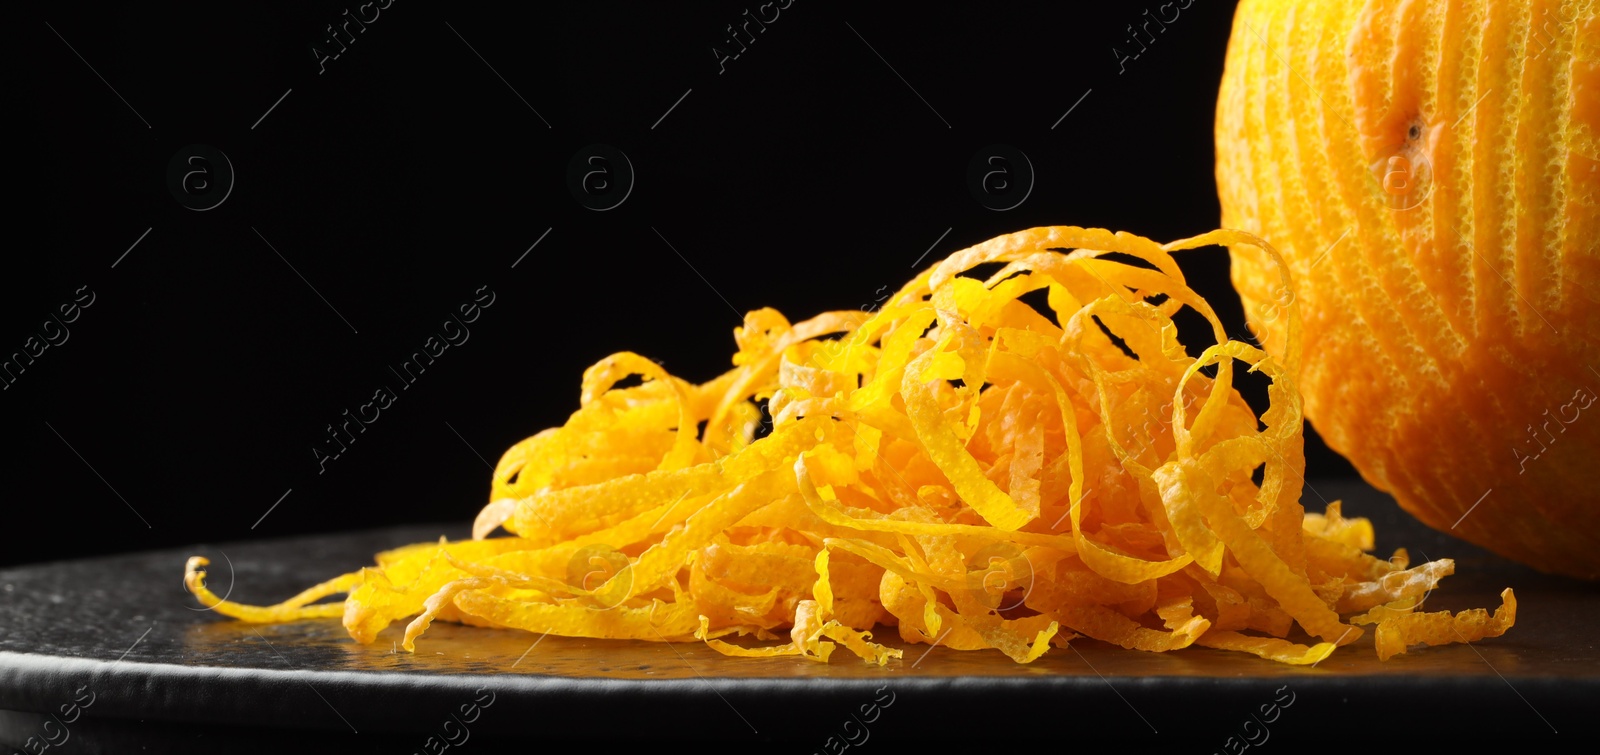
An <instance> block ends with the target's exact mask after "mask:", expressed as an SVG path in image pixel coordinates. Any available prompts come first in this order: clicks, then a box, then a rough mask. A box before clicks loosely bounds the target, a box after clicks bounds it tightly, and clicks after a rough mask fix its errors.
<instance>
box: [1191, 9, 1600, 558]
mask: <svg viewBox="0 0 1600 755" xmlns="http://www.w3.org/2000/svg"><path fill="white" fill-rule="evenodd" d="M1216 138H1217V186H1218V189H1219V192H1220V195H1221V200H1222V224H1223V226H1224V227H1228V228H1237V229H1241V230H1246V231H1250V232H1252V233H1255V234H1258V235H1261V236H1263V237H1265V238H1266V239H1267V240H1268V241H1270V242H1272V243H1273V244H1274V245H1276V246H1277V248H1278V249H1279V250H1281V251H1282V253H1283V256H1284V257H1285V258H1287V259H1288V260H1289V262H1290V264H1291V266H1292V269H1293V276H1294V284H1293V290H1284V289H1282V288H1281V287H1280V285H1279V284H1278V278H1277V277H1276V276H1275V274H1274V273H1273V271H1272V269H1271V268H1270V266H1269V265H1268V264H1267V261H1266V260H1265V259H1264V258H1263V256H1262V254H1261V253H1260V252H1259V251H1258V250H1256V249H1253V248H1244V247H1240V248H1236V249H1234V250H1232V251H1233V280H1234V283H1235V285H1236V286H1237V287H1238V289H1239V292H1240V294H1241V296H1242V297H1243V299H1244V302H1245V311H1246V314H1247V315H1248V317H1249V318H1250V322H1251V327H1252V330H1253V331H1254V332H1255V333H1256V334H1257V335H1258V337H1259V338H1261V339H1262V341H1263V343H1264V345H1265V346H1266V347H1267V348H1268V349H1269V350H1271V349H1273V348H1274V347H1275V346H1277V345H1279V344H1281V343H1282V341H1283V326H1284V319H1283V318H1281V313H1282V311H1283V310H1284V308H1285V307H1288V306H1296V305H1297V306H1299V307H1300V308H1301V312H1302V314H1303V317H1304V327H1305V359H1304V362H1303V366H1302V373H1301V375H1300V387H1301V390H1302V391H1303V394H1304V400H1305V413H1306V416H1307V417H1308V418H1309V419H1310V420H1311V421H1312V423H1313V425H1314V426H1315V427H1316V428H1317V430H1318V431H1320V432H1321V433H1322V435H1323V436H1324V437H1325V438H1326V439H1327V442H1328V444H1329V445H1330V446H1331V447H1333V448H1334V449H1335V450H1337V451H1339V452H1340V453H1342V454H1344V455H1345V456H1346V457H1348V458H1349V459H1350V460H1351V462H1352V463H1354V464H1355V466H1356V468H1357V469H1358V470H1360V472H1361V474H1362V475H1363V476H1364V477H1365V478H1366V479H1367V480H1368V481H1369V482H1371V483H1372V484H1374V485H1376V486H1378V487H1380V488H1382V489H1384V490H1386V491H1388V492H1389V493H1391V494H1392V495H1394V497H1395V498H1396V499H1397V500H1398V501H1399V502H1400V505H1401V506H1403V507H1404V508H1405V509H1406V510H1407V511H1409V512H1411V513H1412V514H1413V515H1415V516H1417V517H1418V518H1419V519H1421V520H1422V521H1424V522H1426V523H1428V524H1429V525H1431V526H1433V527H1435V528H1437V529H1440V530H1445V531H1448V532H1450V533H1452V534H1455V535H1457V536H1460V537H1462V538H1464V539H1466V540H1469V541H1472V542H1474V543H1478V544H1480V545H1483V546H1485V547H1487V548H1489V549H1491V550H1494V551H1496V552H1498V553H1500V554H1502V555H1505V556H1507V557H1510V558H1513V559H1516V560H1518V561H1522V562H1524V563H1527V564H1529V565H1532V566H1534V567H1537V568H1539V569H1541V570H1544V571H1549V572H1557V573H1562V574H1569V575H1574V576H1580V577H1585V578H1590V579H1593V578H1597V577H1600V406H1597V405H1596V404H1597V403H1600V400H1597V397H1600V199H1597V197H1600V190H1597V187H1600V19H1597V16H1596V4H1595V3H1594V2H1592V1H1590V2H1578V1H1577V0H1552V1H1549V2H1484V1H1483V0H1453V1H1447V0H1371V1H1370V2H1358V1H1353V0H1243V2H1241V3H1240V4H1239V7H1238V11H1237V13H1236V15H1235V18H1234V24H1233V36H1232V39H1231V40H1230V42H1229V45H1228V57H1227V66H1226V72H1225V73H1224V75H1223V81H1222V88H1221V94H1220V98H1219V100H1218V103H1217V121H1216Z"/></svg>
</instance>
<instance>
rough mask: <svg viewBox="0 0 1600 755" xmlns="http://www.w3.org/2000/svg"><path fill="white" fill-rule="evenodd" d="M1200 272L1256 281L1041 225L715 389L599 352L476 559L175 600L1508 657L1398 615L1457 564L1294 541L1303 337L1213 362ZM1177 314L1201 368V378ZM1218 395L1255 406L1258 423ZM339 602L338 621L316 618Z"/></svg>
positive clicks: (1336, 521) (564, 621)
mask: <svg viewBox="0 0 1600 755" xmlns="http://www.w3.org/2000/svg"><path fill="white" fill-rule="evenodd" d="M1222 244H1227V245H1252V246H1254V247H1256V248H1258V249H1259V250H1260V251H1261V253H1262V254H1263V255H1266V256H1267V257H1268V258H1270V259H1274V260H1276V259H1277V252H1276V251H1274V250H1273V249H1272V247H1270V246H1268V245H1267V244H1266V243H1265V242H1263V241H1261V240H1260V239H1257V238H1255V237H1253V236H1250V235H1248V234H1244V233H1240V232H1235V231H1214V232H1211V233H1207V234H1204V235H1201V236H1196V237H1194V238H1190V239H1184V240H1180V241H1175V242H1172V243H1169V244H1158V243H1156V242H1154V241H1151V240H1149V239H1145V238H1142V237H1139V236H1134V235H1131V234H1126V233H1112V232H1110V231H1105V230H1100V229H1084V228H1074V227H1051V228H1035V229H1031V230H1027V231H1022V232H1018V233H1013V234H1009V235H1006V236H1001V237H998V238H995V239H992V240H990V241H987V242H985V243H982V244H979V245H977V246H974V247H971V248H969V249H965V250H963V251H960V252H957V253H955V254H954V255H952V256H950V257H949V258H947V259H945V260H943V261H942V262H940V263H938V264H937V265H935V266H933V267H932V268H930V269H928V270H926V271H924V272H923V273H922V274H920V275H918V276H917V277H916V278H914V279H913V280H911V281H910V282H909V283H907V284H906V285H905V286H904V287H903V288H901V289H900V290H899V292H898V293H896V294H895V295H894V296H893V298H891V299H890V300H888V301H887V302H886V303H885V305H884V306H883V307H882V309H880V310H878V311H876V312H874V313H870V314H868V313H862V312H830V313H825V314H822V315H819V316H817V317H814V318H812V319H810V320H805V321H802V322H799V323H791V322H790V321H789V320H787V319H785V318H784V317H783V316H782V315H781V314H779V313H778V312H776V311H774V310H771V309H762V310H757V311H754V312H751V313H749V314H748V315H747V316H746V317H745V322H744V325H743V327H741V328H738V329H737V330H735V334H734V335H735V341H736V342H737V344H738V352H737V353H736V354H735V355H734V357H733V365H734V367H733V369H732V370H730V371H728V372H727V373H724V374H723V375H721V376H719V377H717V378H715V379H713V380H711V381H709V382H706V383H703V384H695V383H691V382H688V381H685V380H682V379H680V378H677V377H674V376H672V375H670V374H668V373H667V372H666V371H665V370H663V369H662V368H661V367H660V366H658V365H656V364H655V363H654V362H651V361H649V360H647V359H645V358H643V357H641V356H638V355H635V354H626V353H624V354H616V355H613V356H611V357H608V358H606V359H604V360H602V361H601V362H600V363H599V364H596V365H595V366H594V367H592V368H590V369H589V370H588V371H587V372H586V373H585V375H584V378H583V385H582V394H581V407H580V408H579V409H578V410H577V411H576V412H575V413H574V414H573V415H572V416H571V418H570V419H568V421H567V423H566V424H565V425H563V426H561V427H558V428H553V429H550V430H546V431H544V432H541V433H539V434H537V435H534V436H533V437H531V438H528V439H527V440H524V441H522V442H521V443H518V444H516V445H515V446H513V447H512V448H511V449H510V450H508V451H507V452H506V453H505V455H504V456H503V457H502V458H501V460H500V463H499V465H498V466H497V468H496V469H495V471H494V478H493V489H492V492H491V494H490V501H491V502H490V503H489V505H488V506H487V507H485V508H484V510H483V512H482V514H480V516H479V517H478V520H477V521H476V523H475V525H474V539H472V540H467V541H460V542H446V541H443V540H441V541H440V542H438V543H424V544H419V545H411V546H406V547H404V548H399V549H396V550H392V551H388V552H385V553H382V554H379V555H378V557H377V564H376V565H375V566H373V567H369V568H366V569H363V570H361V571H359V572H355V573H352V574H347V575H343V576H340V577H337V578H335V579H333V580H330V581H328V582H325V583H323V584H322V585H318V586H317V587H314V588H311V589H310V590H307V591H306V592H304V593H302V594H301V595H298V596H295V597H294V598H292V599H290V600H288V601H285V602H284V603H282V604H279V605H277V606H269V607H254V606H243V605H239V604H236V603H232V602H229V601H225V600H221V599H218V598H217V597H216V596H215V595H213V594H212V593H211V592H209V591H208V590H207V589H206V587H205V584H204V574H205V573H204V570H203V567H204V566H205V561H204V559H200V558H195V559H191V560H190V562H189V565H188V569H187V574H186V578H185V583H186V584H187V585H188V587H189V589H190V590H191V591H192V592H194V593H195V595H196V596H197V597H198V598H199V600H200V602H201V603H202V604H204V605H206V606H209V607H211V608H213V609H214V610H215V611H217V612H218V613H221V614H224V615H227V616H232V617H235V618H238V619H241V620H244V621H255V622H274V621H291V620H296V619H302V618H315V617H327V616H333V615H341V614H342V615H343V617H344V623H345V627H346V628H347V629H348V630H349V632H350V635H351V637H353V638H354V639H356V640H358V641H360V642H364V643H365V642H372V641H373V640H374V639H375V638H376V636H377V635H378V633H379V632H381V631H383V630H384V629H385V628H387V627H389V626H390V625H391V624H394V623H395V622H399V621H403V620H409V624H408V626H407V627H406V630H405V635H404V647H405V649H406V650H408V651H412V650H414V649H415V643H416V642H417V641H418V640H419V639H420V638H421V637H423V635H424V634H425V632H426V630H427V628H428V626H429V625H430V623H431V622H433V621H434V620H448V621H461V622H466V623H471V624H476V625H485V626H491V627H504V628H515V629H522V630H526V631H530V632H536V633H541V634H543V633H547V632H548V633H551V634H558V635H565V636H574V637H593V638H626V639H636V640H651V641H669V640H690V639H698V640H702V641H704V642H705V643H706V644H707V645H709V646H710V647H711V648H713V649H715V650H717V651H719V652H721V653H724V654H727V655H730V656H737V657H770V656H783V655H794V656H802V657H805V658H808V659H812V660H817V661H826V660H828V659H829V658H830V657H831V656H832V654H833V653H834V651H835V650H836V649H838V648H839V647H840V646H843V648H844V649H845V650H846V651H848V652H849V653H850V654H853V655H855V656H859V657H860V658H862V659H865V660H866V661H867V662H871V663H876V664H880V665H882V664H887V663H890V662H891V661H895V660H897V659H899V658H900V657H901V652H902V651H901V650H899V649H896V648H891V647H888V646H885V645H883V644H880V643H878V642H875V641H874V636H875V634H878V633H882V632H897V633H898V634H899V637H900V639H901V640H903V641H904V642H907V643H925V644H939V645H944V646H947V647H951V648H955V649H959V650H976V649H994V650H999V651H1000V652H1002V653H1004V654H1005V655H1006V656H1008V657H1009V658H1011V659H1012V660H1014V661H1016V662H1018V663H1028V662H1031V661H1033V660H1035V659H1037V658H1038V657H1040V656H1041V655H1042V654H1043V653H1045V652H1047V651H1048V650H1049V649H1050V648H1051V647H1052V646H1053V645H1054V646H1061V645H1064V644H1065V643H1067V642H1069V641H1071V640H1072V639H1075V638H1077V637H1089V638H1093V639H1096V640H1101V641H1104V642H1109V643H1113V644H1116V645H1119V646H1121V647H1124V648H1128V649H1135V650H1145V651H1151V652H1164V651H1168V650H1177V649H1180V648H1184V647H1188V646H1190V645H1201V646H1205V647H1211V648H1220V649H1225V650H1235V651H1239V652H1244V653H1251V654H1254V655H1258V656H1261V657H1263V658H1268V659H1271V660H1276V661H1280V662H1283V663H1290V664H1311V663H1316V662H1317V661H1320V660H1322V659H1323V658H1326V657H1327V656H1328V655H1329V654H1330V653H1332V652H1333V651H1334V649H1335V648H1336V647H1337V646H1340V645H1344V644H1348V643H1349V642H1351V641H1353V640H1355V639H1356V638H1358V637H1360V636H1361V634H1362V631H1363V630H1362V629H1360V628H1359V627H1358V626H1356V625H1354V624H1351V623H1349V622H1348V621H1347V619H1346V618H1345V617H1346V616H1352V615H1355V614H1358V613H1360V614H1363V616H1362V619H1363V620H1370V623H1376V624H1377V625H1378V630H1377V631H1378V632H1379V634H1380V636H1381V639H1382V643H1381V644H1380V652H1381V653H1383V654H1384V655H1385V657H1387V655H1389V654H1392V653H1395V652H1404V650H1405V648H1406V647H1407V646H1408V645H1411V644H1415V643H1424V642H1425V643H1428V644H1439V643H1443V642H1450V641H1453V640H1452V635H1458V636H1459V638H1460V639H1461V640H1462V641H1465V640H1469V639H1470V640H1475V639H1479V638H1481V637H1486V636H1494V635H1497V634H1500V633H1502V632H1504V631H1505V630H1506V629H1507V628H1509V627H1510V626H1511V623H1512V621H1513V618H1514V613H1515V602H1514V600H1513V599H1512V598H1511V594H1510V591H1509V590H1507V591H1506V603H1507V606H1506V608H1503V609H1501V610H1500V611H1498V612H1496V613H1495V614H1494V616H1493V617H1489V616H1488V615H1487V614H1484V615H1483V616H1479V615H1477V614H1471V613H1470V612H1469V613H1468V614H1463V615H1461V616H1458V617H1454V618H1448V617H1447V618H1445V619H1440V618H1438V617H1436V616H1434V615H1432V614H1412V613H1410V612H1409V607H1410V606H1413V605H1414V604H1415V602H1416V601H1417V599H1418V598H1419V597H1420V596H1422V595H1423V594H1424V592H1425V591H1426V590H1429V589H1432V587H1433V586H1434V584H1436V583H1437V581H1438V580H1439V579H1440V578H1441V577H1443V576H1444V575H1447V574H1449V573H1450V571H1451V570H1453V568H1454V566H1453V564H1452V563H1451V562H1449V561H1448V560H1444V561H1439V562H1433V563H1431V564H1423V565H1420V566H1418V567H1416V568H1415V569H1410V570H1407V566H1408V563H1407V559H1406V558H1405V557H1404V554H1403V553H1402V554H1398V558H1395V559H1390V560H1385V559H1380V558H1376V557H1374V556H1372V555H1370V554H1369V553H1368V551H1370V550H1371V549H1372V527H1371V525H1370V524H1369V523H1368V522H1366V521H1365V520H1362V519H1346V518H1344V517H1342V516H1341V514H1340V511H1339V508H1338V506H1337V505H1334V506H1331V507H1329V510H1328V511H1327V512H1326V513H1324V514H1312V515H1307V514H1305V512H1304V510H1303V509H1302V507H1301V505H1300V487H1301V477H1302V474H1303V472H1304V457H1303V455H1302V450H1301V444H1302V437H1301V427H1302V420H1301V414H1300V397H1299V394H1298V392H1297V390H1296V388H1295V384H1294V374H1295V369H1296V362H1297V361H1298V359H1299V353H1298V337H1299V335H1298V327H1299V326H1298V321H1297V320H1296V318H1297V316H1298V315H1297V313H1296V311H1295V310H1294V309H1292V308H1290V309H1289V310H1288V311H1287V317H1288V328H1287V331H1286V336H1285V337H1286V346H1287V348H1286V349H1285V350H1283V352H1282V355H1281V356H1273V355H1268V354H1267V353H1266V352H1264V351H1262V350H1260V349H1257V348H1255V347H1253V346H1250V345H1248V344H1245V343H1241V342H1238V341H1232V340H1229V339H1228V337H1227V335H1226V333H1225V331H1224V330H1223V327H1222V324H1221V323H1220V321H1219V320H1218V318H1217V316H1216V313H1215V312H1213V311H1212V309H1211V307H1210V306H1209V305H1208V304H1207V303H1206V302H1205V300H1204V299H1203V298H1201V297H1200V296H1199V295H1198V294H1197V293H1195V292H1194V291H1193V290H1192V289H1191V288H1190V287H1189V286H1188V284H1187V283H1186V282H1185V280H1184V276H1183V273H1182V271H1181V270H1180V269H1179V267H1178V265H1177V264H1176V262H1175V261H1174V259H1173V256H1172V253H1173V252H1175V251H1178V250H1182V249H1190V248H1195V247H1202V246H1209V245H1222ZM1109 253H1116V256H1115V257H1110V256H1108V254H1109ZM980 267H981V268H982V269H983V270H984V272H983V273H982V274H981V275H980V274H979V272H978V271H976V270H975V269H977V268H980ZM1279 273H1280V275H1281V277H1282V281H1283V284H1284V285H1288V284H1289V279H1288V272H1287V268H1285V267H1283V266H1282V265H1279ZM1184 307H1188V308H1191V309H1193V310H1194V311H1196V312H1198V313H1199V314H1200V315H1201V316H1203V317H1204V318H1205V320H1206V321H1207V322H1208V323H1209V325H1210V328H1211V336H1212V338H1213V340H1215V341H1216V343H1215V345H1212V346H1210V347H1208V348H1205V349H1204V350H1203V351H1201V352H1200V354H1199V355H1198V357H1192V356H1190V354H1189V352H1188V351H1187V350H1186V349H1185V347H1184V345H1183V344H1181V343H1180V342H1179V340H1178V329H1177V326H1176V325H1175V324H1174V322H1173V319H1172V318H1173V316H1174V314H1176V313H1177V312H1178V311H1179V310H1180V309H1182V308H1184ZM1237 369H1246V370H1250V371H1253V372H1257V373H1260V374H1263V375H1265V376H1266V377H1268V378H1270V379H1271V385H1270V388H1269V399H1270V407H1269V408H1268V409H1267V411H1266V412H1265V413H1263V414H1262V415H1261V416H1260V417H1257V416H1256V415H1255V413H1254V412H1253V411H1252V410H1251V408H1250V407H1249V405H1248V404H1246V403H1245V402H1244V400H1243V399H1242V398H1241V397H1240V395H1239V393H1238V392H1237V391H1236V390H1235V389H1234V387H1233V379H1234V372H1235V370H1237ZM629 376H638V377H639V378H641V379H642V381H643V382H640V383H638V384H637V385H632V386H629V387H618V383H619V382H620V381H621V380H623V379H624V378H627V377H629ZM762 401H764V402H765V403H766V409H767V413H768V414H770V415H771V418H772V424H771V427H770V431H769V432H765V433H762V432H758V430H760V429H762V428H761V425H762V424H763V419H762V417H763V413H762V409H761V407H760V402H762ZM1258 469H1259V475H1258V476H1257V475H1256V474H1255V473H1256V472H1257V470H1258ZM501 527H504V528H505V529H506V530H508V531H509V532H510V536H509V537H494V538H491V537H489V535H490V534H492V533H493V532H494V531H495V530H497V529H498V528H501ZM340 592H345V593H347V597H346V599H345V603H344V606H343V608H342V609H341V608H339V607H338V606H337V605H336V604H327V603H315V602H313V601H315V600H317V599H318V598H321V597H325V596H328V595H333V594H337V593H340ZM1479 613H1483V612H1481V611H1480V612H1479ZM730 635H737V636H744V637H745V638H746V639H745V640H742V641H740V642H737V643H736V642H733V641H730V639H728V638H729V637H730Z"/></svg>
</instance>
